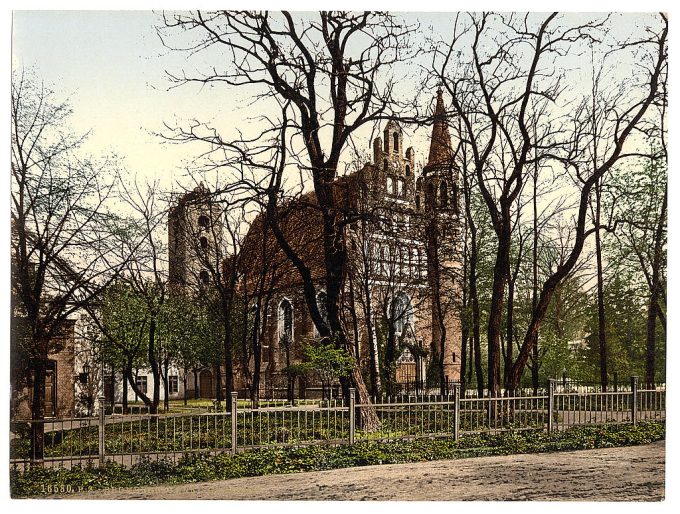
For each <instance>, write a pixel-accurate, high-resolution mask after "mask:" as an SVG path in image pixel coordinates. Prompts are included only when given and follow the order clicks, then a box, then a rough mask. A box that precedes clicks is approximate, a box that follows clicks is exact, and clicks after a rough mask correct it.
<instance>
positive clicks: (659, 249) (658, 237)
mask: <svg viewBox="0 0 680 514" xmlns="http://www.w3.org/2000/svg"><path fill="white" fill-rule="evenodd" d="M667 205H668V193H667V191H666V190H664V195H663V201H662V202H661V213H660V215H659V222H658V223H657V226H656V231H655V234H654V257H653V260H652V288H651V294H650V296H649V306H648V309H647V341H646V345H645V382H646V383H647V385H646V387H652V388H653V387H655V383H656V318H657V317H661V316H662V312H661V309H660V307H659V296H660V291H661V283H660V282H661V280H660V276H659V275H660V271H661V270H660V268H661V257H662V254H663V244H662V235H663V229H664V226H665V219H666V209H667Z"/></svg>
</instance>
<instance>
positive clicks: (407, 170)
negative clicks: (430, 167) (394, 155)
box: [406, 164, 411, 177]
mask: <svg viewBox="0 0 680 514" xmlns="http://www.w3.org/2000/svg"><path fill="white" fill-rule="evenodd" d="M409 175H411V166H410V165H408V164H407V165H406V176H407V177H408V176H409Z"/></svg>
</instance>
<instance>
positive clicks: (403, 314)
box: [392, 293, 412, 336]
mask: <svg viewBox="0 0 680 514" xmlns="http://www.w3.org/2000/svg"><path fill="white" fill-rule="evenodd" d="M411 310H412V309H411V300H410V299H409V297H408V295H407V294H406V293H399V294H398V295H397V296H396V297H395V298H394V301H393V302H392V320H393V322H394V331H395V333H396V334H397V335H398V336H400V335H402V333H403V332H404V329H405V328H406V326H407V325H409V324H410V323H411V315H412V312H411Z"/></svg>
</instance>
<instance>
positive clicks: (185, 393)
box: [182, 369, 189, 407]
mask: <svg viewBox="0 0 680 514" xmlns="http://www.w3.org/2000/svg"><path fill="white" fill-rule="evenodd" d="M187 373H189V370H187V369H185V370H184V373H183V375H182V385H183V386H184V394H183V396H184V406H185V407H186V406H187V405H188V403H189V390H188V389H187Z"/></svg>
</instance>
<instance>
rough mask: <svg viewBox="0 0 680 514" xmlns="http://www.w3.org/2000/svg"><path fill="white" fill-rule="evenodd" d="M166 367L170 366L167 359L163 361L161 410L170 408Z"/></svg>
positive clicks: (166, 410)
mask: <svg viewBox="0 0 680 514" xmlns="http://www.w3.org/2000/svg"><path fill="white" fill-rule="evenodd" d="M168 368H170V363H169V362H168V359H165V362H164V363H163V410H164V411H165V412H168V411H169V410H170V392H169V391H168V382H169V379H168Z"/></svg>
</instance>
